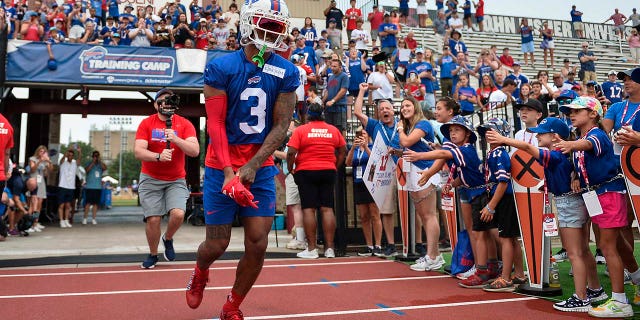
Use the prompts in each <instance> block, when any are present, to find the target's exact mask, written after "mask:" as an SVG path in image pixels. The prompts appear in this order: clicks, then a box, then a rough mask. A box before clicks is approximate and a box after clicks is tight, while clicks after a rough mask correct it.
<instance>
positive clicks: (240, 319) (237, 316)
mask: <svg viewBox="0 0 640 320" xmlns="http://www.w3.org/2000/svg"><path fill="white" fill-rule="evenodd" d="M220 320H244V316H243V315H242V311H240V310H233V311H224V310H222V311H220Z"/></svg>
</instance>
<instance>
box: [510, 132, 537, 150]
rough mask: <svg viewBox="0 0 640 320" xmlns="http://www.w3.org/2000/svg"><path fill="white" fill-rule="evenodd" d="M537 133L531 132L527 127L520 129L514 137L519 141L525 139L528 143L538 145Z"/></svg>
mask: <svg viewBox="0 0 640 320" xmlns="http://www.w3.org/2000/svg"><path fill="white" fill-rule="evenodd" d="M537 135H538V134H537V133H533V132H529V131H527V130H526V129H520V131H518V132H516V134H515V136H514V139H516V140H518V141H524V142H526V143H528V144H532V145H534V146H536V147H537V146H538V139H536V136H537Z"/></svg>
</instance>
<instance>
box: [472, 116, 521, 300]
mask: <svg viewBox="0 0 640 320" xmlns="http://www.w3.org/2000/svg"><path fill="white" fill-rule="evenodd" d="M477 131H478V135H480V137H481V138H483V139H484V138H485V135H486V134H488V133H489V132H490V133H492V134H499V135H501V136H504V137H506V136H509V134H510V133H511V126H510V125H509V124H508V123H507V122H506V121H504V120H502V119H496V118H493V119H489V121H487V122H486V123H484V124H482V125H480V126H478V128H477ZM489 147H490V151H489V154H488V155H487V160H486V162H485V163H484V176H485V183H486V184H487V191H488V192H489V195H490V199H489V202H488V203H487V205H486V206H485V207H484V208H482V210H480V219H481V220H482V221H485V222H487V221H491V220H493V221H495V223H496V225H497V226H498V230H499V231H498V235H499V242H500V248H501V249H502V275H500V276H499V277H498V278H496V280H494V281H493V282H492V283H490V284H487V285H486V286H485V287H484V290H485V291H489V292H513V291H514V290H515V289H516V288H515V284H514V282H516V283H517V284H522V283H524V282H525V281H526V277H525V276H524V267H523V264H522V247H520V242H519V241H518V237H520V228H519V225H518V216H517V214H516V205H515V202H514V199H513V187H512V186H511V159H510V158H509V151H507V149H506V148H505V147H504V144H502V143H496V142H489ZM512 266H513V268H514V271H515V277H514V278H513V280H512V278H511V267H512ZM514 280H515V281H514Z"/></svg>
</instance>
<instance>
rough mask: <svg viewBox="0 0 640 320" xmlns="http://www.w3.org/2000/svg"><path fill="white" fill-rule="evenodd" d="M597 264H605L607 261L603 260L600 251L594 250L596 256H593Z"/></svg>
mask: <svg viewBox="0 0 640 320" xmlns="http://www.w3.org/2000/svg"><path fill="white" fill-rule="evenodd" d="M594 258H595V259H596V263H597V264H606V263H607V260H605V258H604V255H602V251H600V249H596V255H595V256H594Z"/></svg>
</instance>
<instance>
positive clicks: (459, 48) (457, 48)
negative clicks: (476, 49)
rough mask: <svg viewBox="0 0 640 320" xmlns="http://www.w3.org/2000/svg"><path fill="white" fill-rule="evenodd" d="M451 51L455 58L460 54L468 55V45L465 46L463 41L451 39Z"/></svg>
mask: <svg viewBox="0 0 640 320" xmlns="http://www.w3.org/2000/svg"><path fill="white" fill-rule="evenodd" d="M449 49H450V50H451V54H453V56H454V57H457V56H458V52H464V53H467V45H466V44H464V42H463V41H461V40H458V41H456V40H453V39H449Z"/></svg>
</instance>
